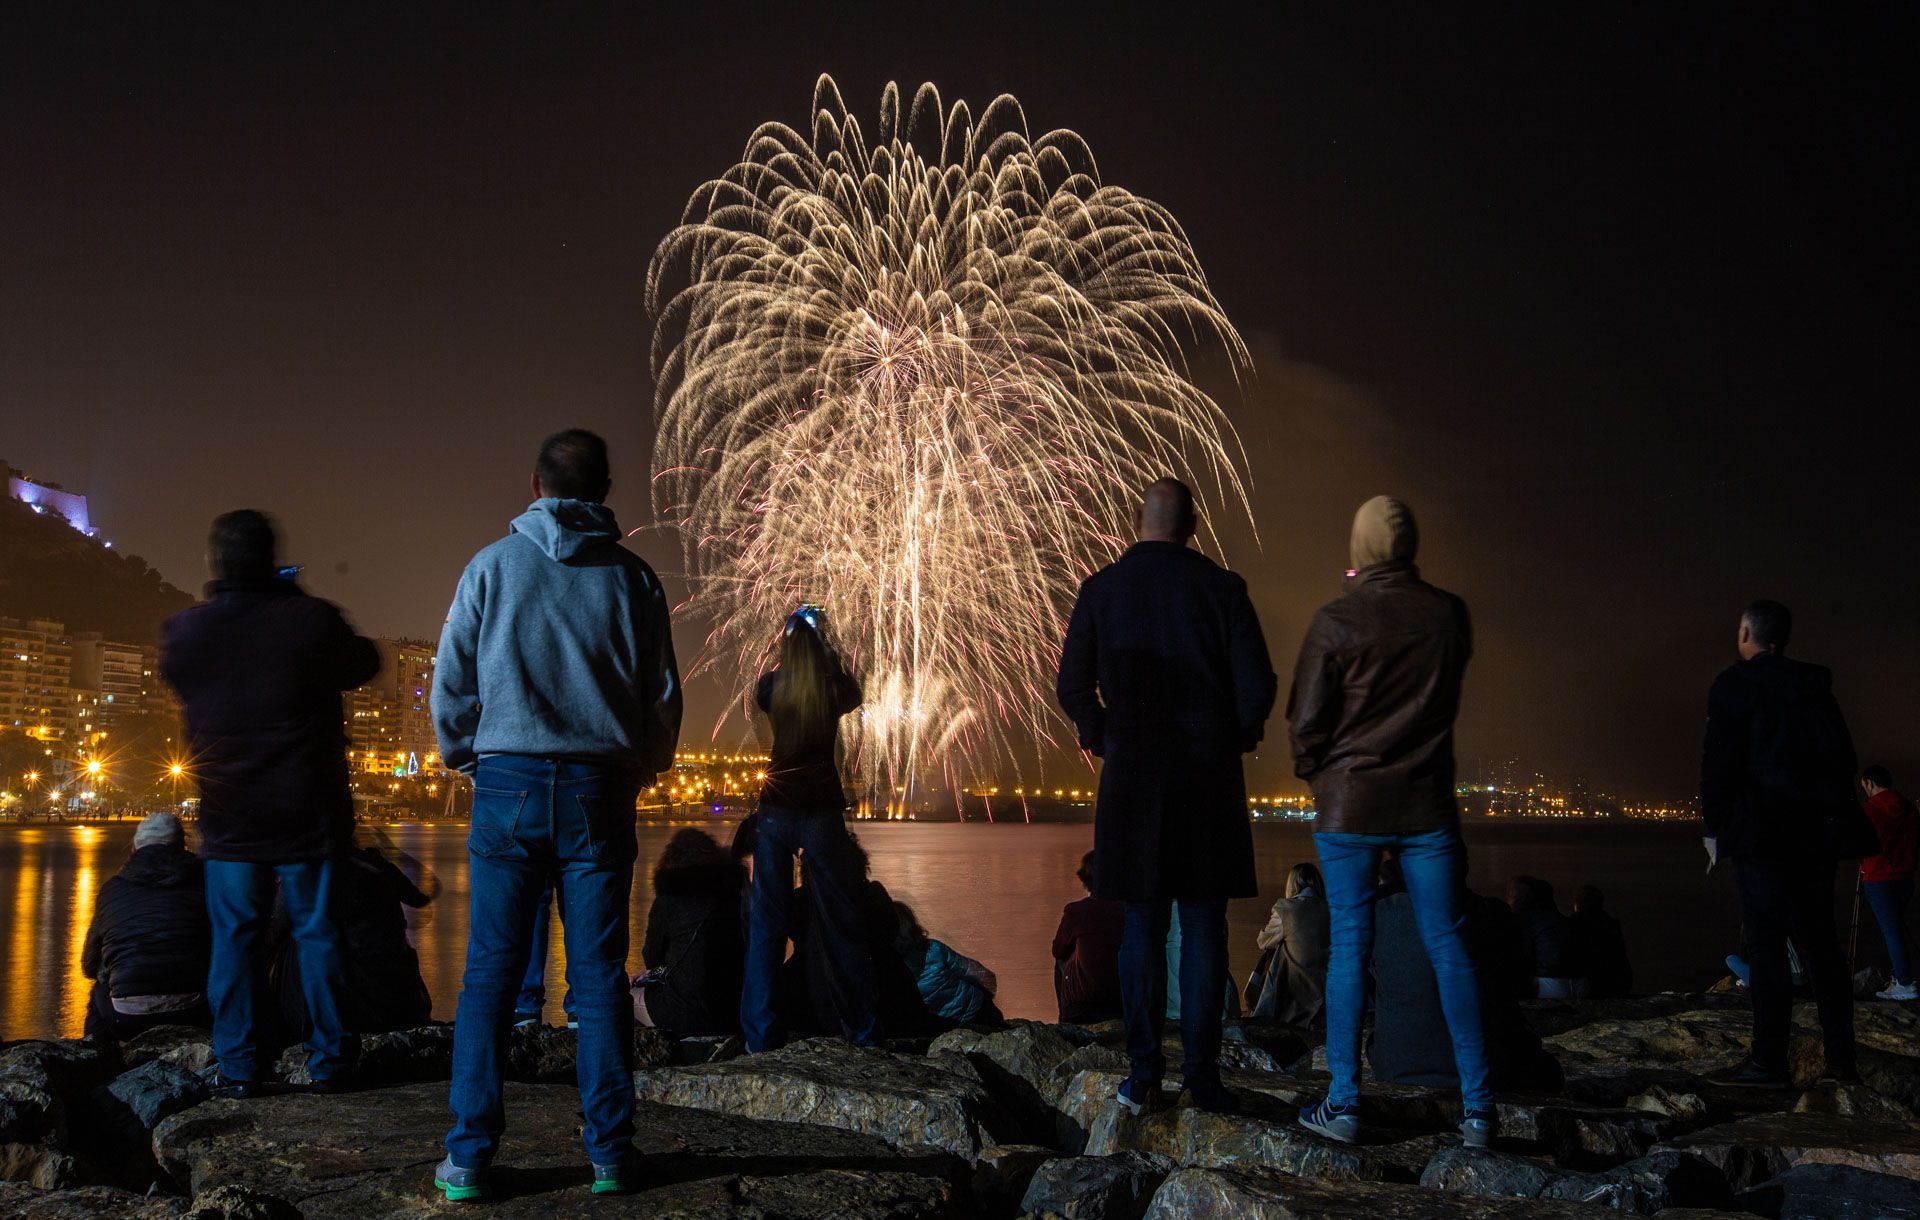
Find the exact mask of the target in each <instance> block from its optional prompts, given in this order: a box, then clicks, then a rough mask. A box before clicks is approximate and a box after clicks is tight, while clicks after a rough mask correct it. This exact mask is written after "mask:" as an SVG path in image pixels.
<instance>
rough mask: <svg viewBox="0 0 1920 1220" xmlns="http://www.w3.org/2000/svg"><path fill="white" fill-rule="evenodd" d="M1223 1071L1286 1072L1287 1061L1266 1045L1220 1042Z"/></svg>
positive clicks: (1221, 1067)
mask: <svg viewBox="0 0 1920 1220" xmlns="http://www.w3.org/2000/svg"><path fill="white" fill-rule="evenodd" d="M1220 1070H1221V1071H1222V1072H1284V1071H1286V1070H1287V1069H1286V1065H1285V1063H1284V1062H1283V1061H1282V1060H1280V1059H1279V1058H1277V1057H1276V1056H1275V1055H1274V1053H1273V1052H1272V1051H1270V1050H1268V1049H1267V1048H1266V1047H1264V1046H1259V1045H1256V1044H1255V1043H1252V1042H1222V1043H1221V1044H1220Z"/></svg>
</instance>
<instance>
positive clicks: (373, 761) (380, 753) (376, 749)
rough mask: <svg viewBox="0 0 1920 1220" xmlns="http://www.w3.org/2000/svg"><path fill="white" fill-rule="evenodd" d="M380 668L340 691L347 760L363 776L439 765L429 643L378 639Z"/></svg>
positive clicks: (412, 772)
mask: <svg viewBox="0 0 1920 1220" xmlns="http://www.w3.org/2000/svg"><path fill="white" fill-rule="evenodd" d="M376 643H377V644H378V645H379V647H380V672H379V674H377V675H376V676H375V677H374V679H373V681H371V682H368V683H367V684H366V685H365V686H362V687H360V688H359V689H357V690H353V691H349V692H348V693H347V696H346V718H347V726H346V727H347V749H348V750H349V751H350V753H349V755H348V761H349V762H350V763H351V764H352V767H353V770H354V771H356V772H360V773H363V774H369V775H395V776H404V775H418V774H420V773H421V772H423V771H426V772H432V771H438V770H439V768H440V753H439V751H440V745H439V742H438V740H437V739H436V738H435V736H434V732H433V710H432V692H433V645H432V644H429V643H427V642H426V641H424V640H410V639H397V640H387V639H383V640H378V641H376Z"/></svg>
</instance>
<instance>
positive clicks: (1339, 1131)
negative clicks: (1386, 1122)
mask: <svg viewBox="0 0 1920 1220" xmlns="http://www.w3.org/2000/svg"><path fill="white" fill-rule="evenodd" d="M1300 1125H1301V1126H1302V1127H1305V1128H1306V1129H1307V1130H1309V1131H1311V1132H1313V1133H1315V1134H1316V1135H1324V1136H1326V1137H1327V1138H1328V1139H1330V1140H1339V1141H1340V1142H1341V1143H1343V1144H1351V1143H1353V1142H1354V1141H1355V1140H1358V1139H1359V1138H1360V1107H1359V1106H1336V1105H1334V1104H1333V1103H1332V1102H1330V1101H1324V1100H1323V1101H1321V1103H1320V1104H1319V1105H1317V1106H1302V1107H1301V1108H1300Z"/></svg>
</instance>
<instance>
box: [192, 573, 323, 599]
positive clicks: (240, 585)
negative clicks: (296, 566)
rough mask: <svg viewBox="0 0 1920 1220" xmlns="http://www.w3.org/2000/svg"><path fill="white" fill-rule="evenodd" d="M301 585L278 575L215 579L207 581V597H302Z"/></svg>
mask: <svg viewBox="0 0 1920 1220" xmlns="http://www.w3.org/2000/svg"><path fill="white" fill-rule="evenodd" d="M300 596H302V592H301V589H300V586H299V585H297V584H295V583H293V582H292V581H290V580H282V579H280V578H279V577H278V576H266V577H256V578H254V579H252V580H215V581H209V582H208V583H207V597H208V598H209V599H212V598H216V597H300Z"/></svg>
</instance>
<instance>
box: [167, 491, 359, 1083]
mask: <svg viewBox="0 0 1920 1220" xmlns="http://www.w3.org/2000/svg"><path fill="white" fill-rule="evenodd" d="M277 545H278V544H277V540H276V538H275V536H274V529H273V523H272V522H271V521H269V520H268V519H267V517H266V515H265V514H264V513H259V512H256V511H254V510H252V509H241V510H239V511H237V512H231V513H226V514H223V515H222V516H220V517H219V518H217V519H216V520H215V521H214V523H213V530H212V532H211V534H210V535H209V537H208V540H207V562H208V565H209V566H210V567H211V568H212V570H213V583H212V584H210V585H209V586H207V600H206V601H204V602H201V603H200V604H199V605H197V606H194V607H192V608H190V609H187V610H182V611H181V612H180V613H178V614H176V615H174V616H173V617H172V618H170V619H168V620H167V621H166V624H165V625H164V626H163V627H162V628H161V629H160V673H161V676H162V677H163V678H165V679H166V681H167V684H168V685H169V686H171V687H173V689H174V692H175V693H176V694H178V695H179V697H180V702H181V705H182V707H183V709H184V711H185V713H186V730H187V745H188V748H189V749H190V750H191V752H192V758H193V775H194V780H195V783H196V784H197V785H198V787H199V790H200V818H199V823H200V855H201V857H202V858H203V859H204V860H205V861H206V866H205V877H206V890H207V917H208V921H209V922H210V923H211V924H212V925H213V945H212V955H211V957H210V959H209V964H208V971H207V1004H208V1006H209V1007H210V1008H211V1009H212V1010H213V1052H214V1058H215V1059H216V1060H217V1061H218V1065H219V1079H218V1080H217V1081H216V1083H215V1089H214V1091H215V1093H216V1094H217V1095H220V1096H224V1097H242V1098H244V1097H253V1096H255V1095H257V1094H258V1093H259V1091H260V1082H261V1075H262V1072H263V1071H264V1069H266V1068H268V1067H270V1066H272V1065H271V1064H269V1063H262V1062H261V1061H260V1048H259V1029H258V1024H257V1021H256V1017H255V1014H256V1012H257V1010H258V1005H259V1003H260V996H259V993H258V989H257V987H256V984H257V982H258V980H259V978H260V977H261V976H262V975H263V974H264V972H265V967H266V949H267V946H266V940H267V929H268V924H269V922H270V921H271V920H272V918H273V901H274V892H275V890H276V889H277V890H278V891H279V893H280V896H281V897H282V899H284V901H285V903H286V908H287V915H288V917H289V919H290V921H291V925H292V931H293V939H294V944H295V946H296V949H297V951H298V953H299V958H300V982H301V988H302V990H303V992H304V993H305V998H306V1002H307V1013H308V1015H309V1016H310V1017H311V1018H312V1021H313V1029H312V1032H311V1033H310V1034H309V1035H308V1038H307V1051H308V1059H307V1071H308V1073H309V1075H310V1076H311V1077H312V1079H313V1085H314V1088H315V1090H317V1091H320V1092H333V1091H337V1090H339V1089H342V1088H344V1087H346V1084H347V1074H348V1072H349V1070H350V1069H351V1067H352V1065H353V1058H354V1049H355V1046H356V1044H355V1043H354V1042H353V1041H352V1035H351V1034H350V1033H349V1032H348V1031H347V1028H346V1024H345V1022H344V1021H343V1020H342V1019H341V1015H340V1000H341V991H342V988H343V986H344V984H343V981H342V975H341V963H340V952H341V938H340V931H339V928H338V927H337V925H336V924H335V923H334V920H333V916H332V913H331V910H330V903H331V900H332V892H333V879H334V866H333V861H334V859H335V857H337V856H338V855H339V854H340V853H342V852H344V851H345V850H346V849H347V848H349V847H351V846H352V842H353V796H352V794H351V792H350V791H349V790H348V788H347V736H346V729H345V723H346V722H345V720H344V719H343V717H342V716H341V708H340V692H341V691H345V690H352V689H353V688H354V687H356V686H359V685H360V684H361V683H362V682H365V681H367V680H368V679H370V678H372V677H373V676H374V675H375V674H376V673H378V672H379V671H380V653H379V650H378V649H377V648H375V646H374V643H373V641H372V640H369V639H366V638H364V637H362V636H359V635H356V634H354V631H353V628H351V627H349V626H348V625H347V620H346V618H345V617H344V616H343V615H342V614H341V613H340V610H339V608H338V607H336V606H334V605H333V604H332V603H331V602H325V601H322V600H320V599H319V598H317V597H308V596H307V595H306V593H304V592H303V591H302V590H301V588H300V586H299V585H298V584H296V583H295V582H294V579H293V578H294V577H295V576H296V575H298V569H293V568H287V569H283V568H280V567H279V566H278V561H277V560H276V559H275V551H276V550H277Z"/></svg>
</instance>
